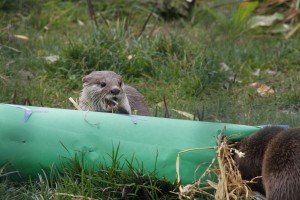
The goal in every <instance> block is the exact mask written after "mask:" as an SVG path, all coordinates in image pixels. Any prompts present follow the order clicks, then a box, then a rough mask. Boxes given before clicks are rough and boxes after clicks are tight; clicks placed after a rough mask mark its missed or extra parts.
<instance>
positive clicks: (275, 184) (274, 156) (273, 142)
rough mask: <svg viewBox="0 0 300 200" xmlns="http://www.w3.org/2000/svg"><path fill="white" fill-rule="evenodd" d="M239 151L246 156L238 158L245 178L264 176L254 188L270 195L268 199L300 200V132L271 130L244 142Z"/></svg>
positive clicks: (268, 128)
mask: <svg viewBox="0 0 300 200" xmlns="http://www.w3.org/2000/svg"><path fill="white" fill-rule="evenodd" d="M238 149H239V150H240V151H241V152H244V153H245V157H243V158H238V157H237V156H235V160H236V161H237V164H238V167H239V170H240V172H241V174H242V177H243V179H245V180H251V179H252V178H254V177H256V176H261V175H262V181H259V182H258V183H256V184H252V185H250V187H251V188H252V189H253V190H254V191H258V192H260V193H262V194H266V197H267V199H268V200H296V199H297V200H298V199H300V159H299V158H300V129H299V128H298V129H282V128H279V127H275V126H274V127H267V128H264V129H261V130H259V131H258V132H256V133H254V134H253V135H250V136H249V137H248V138H246V139H244V140H242V141H241V142H240V143H239V145H238Z"/></svg>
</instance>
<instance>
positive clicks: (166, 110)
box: [164, 96, 170, 118]
mask: <svg viewBox="0 0 300 200" xmlns="http://www.w3.org/2000/svg"><path fill="white" fill-rule="evenodd" d="M164 105H165V118H170V113H169V109H168V105H167V101H166V97H165V96H164Z"/></svg>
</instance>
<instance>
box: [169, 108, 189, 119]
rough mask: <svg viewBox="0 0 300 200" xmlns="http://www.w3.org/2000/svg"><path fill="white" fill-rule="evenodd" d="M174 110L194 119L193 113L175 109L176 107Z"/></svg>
mask: <svg viewBox="0 0 300 200" xmlns="http://www.w3.org/2000/svg"><path fill="white" fill-rule="evenodd" d="M172 110H173V111H175V112H177V113H178V114H181V115H183V116H185V117H186V118H189V119H194V115H192V114H191V113H188V112H184V111H180V110H175V109H172Z"/></svg>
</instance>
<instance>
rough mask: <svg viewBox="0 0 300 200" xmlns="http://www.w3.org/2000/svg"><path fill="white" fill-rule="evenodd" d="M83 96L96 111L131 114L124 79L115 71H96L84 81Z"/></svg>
mask: <svg viewBox="0 0 300 200" xmlns="http://www.w3.org/2000/svg"><path fill="white" fill-rule="evenodd" d="M82 82H83V90H82V95H83V96H84V97H85V101H87V102H86V103H87V104H88V106H89V107H91V108H92V110H94V111H101V112H103V111H104V112H121V113H130V111H131V110H130V106H129V103H128V99H127V97H126V94H125V92H124V89H123V88H124V83H123V81H122V77H121V76H120V75H118V74H116V73H115V72H113V71H94V72H92V73H90V74H89V75H87V76H85V77H84V78H83V79H82Z"/></svg>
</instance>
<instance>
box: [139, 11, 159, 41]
mask: <svg viewBox="0 0 300 200" xmlns="http://www.w3.org/2000/svg"><path fill="white" fill-rule="evenodd" d="M154 10H155V6H154V7H153V9H152V11H151V13H150V14H149V15H148V17H147V19H146V21H145V23H144V25H143V27H142V30H141V32H140V34H139V36H138V39H139V38H140V37H141V36H142V34H143V32H144V31H145V29H146V26H147V24H148V22H149V20H150V18H151V16H152V14H153V13H154Z"/></svg>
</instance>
